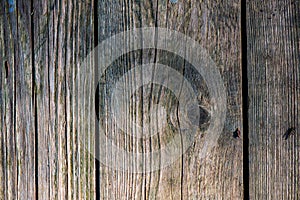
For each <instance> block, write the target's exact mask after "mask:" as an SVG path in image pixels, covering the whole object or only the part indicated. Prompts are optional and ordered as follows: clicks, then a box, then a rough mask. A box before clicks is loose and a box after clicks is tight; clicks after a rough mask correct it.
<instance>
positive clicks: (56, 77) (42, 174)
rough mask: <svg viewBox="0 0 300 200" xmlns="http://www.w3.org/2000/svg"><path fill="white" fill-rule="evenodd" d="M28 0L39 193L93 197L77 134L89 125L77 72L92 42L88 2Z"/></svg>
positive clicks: (88, 162) (87, 158)
mask: <svg viewBox="0 0 300 200" xmlns="http://www.w3.org/2000/svg"><path fill="white" fill-rule="evenodd" d="M33 5H34V9H35V10H34V34H35V36H36V37H35V41H36V42H35V48H34V54H35V63H34V67H35V69H36V81H37V113H38V116H37V117H38V183H39V188H38V197H39V198H40V199H94V198H95V197H94V193H95V189H94V183H95V181H94V176H95V175H94V158H93V157H92V156H91V154H90V153H89V152H88V151H87V150H86V149H85V148H84V145H83V144H82V142H81V138H80V133H81V131H80V130H86V132H89V130H92V126H91V125H90V124H88V123H87V119H86V116H88V113H85V114H84V115H81V114H82V113H83V112H84V106H85V104H87V103H84V102H81V98H80V97H79V96H78V95H77V94H78V92H77V90H78V88H77V86H78V84H79V83H78V82H77V78H76V77H77V76H80V74H79V72H80V71H79V69H80V68H81V62H82V61H83V60H84V58H85V57H86V56H87V54H88V53H89V51H91V49H92V48H93V37H94V35H93V34H94V33H93V19H92V17H93V3H92V1H85V2H82V1H71V0H68V1H51V0H49V1H43V2H41V1H37V0H34V1H33ZM87 76H90V77H92V76H91V75H87ZM86 78H88V77H86ZM92 80H93V79H92ZM89 104H92V102H89ZM88 142H90V141H88Z"/></svg>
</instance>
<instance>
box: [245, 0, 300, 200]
mask: <svg viewBox="0 0 300 200" xmlns="http://www.w3.org/2000/svg"><path fill="white" fill-rule="evenodd" d="M299 6H300V5H299V1H290V0H285V1H264V2H261V1H247V34H248V45H247V46H248V79H249V105H250V107H249V130H250V132H249V152H250V154H249V159H250V161H249V165H250V183H249V185H250V198H251V199H299V198H300V196H299V195H300V191H299V188H300V183H299V177H300V174H299V166H300V163H299V162H300V161H299V148H300V147H299V131H300V130H299V125H300V124H299V118H298V117H299V111H300V108H299V100H300V90H299V66H300V65H299V64H300V63H299V61H300V58H299V36H300V31H299V30H300V29H299V28H300V26H299V25H300V23H299V22H300V15H299V9H300V7H299ZM291 127H295V130H296V134H294V135H291V136H290V137H289V138H288V139H287V140H285V138H284V137H283V136H284V134H285V132H286V131H287V130H288V129H289V128H291Z"/></svg>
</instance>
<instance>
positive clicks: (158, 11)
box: [97, 0, 243, 199]
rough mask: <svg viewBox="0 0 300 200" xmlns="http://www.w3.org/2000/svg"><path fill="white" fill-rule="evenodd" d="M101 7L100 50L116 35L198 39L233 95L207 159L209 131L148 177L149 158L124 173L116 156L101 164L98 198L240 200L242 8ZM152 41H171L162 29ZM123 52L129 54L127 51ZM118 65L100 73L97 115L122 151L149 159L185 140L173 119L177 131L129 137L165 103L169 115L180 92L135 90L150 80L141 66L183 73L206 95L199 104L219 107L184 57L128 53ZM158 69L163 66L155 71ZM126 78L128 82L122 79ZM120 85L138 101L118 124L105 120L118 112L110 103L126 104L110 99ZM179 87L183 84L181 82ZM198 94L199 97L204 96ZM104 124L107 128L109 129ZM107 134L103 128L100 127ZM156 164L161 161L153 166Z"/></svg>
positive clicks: (209, 4)
mask: <svg viewBox="0 0 300 200" xmlns="http://www.w3.org/2000/svg"><path fill="white" fill-rule="evenodd" d="M98 5H99V6H98V32H99V37H98V40H99V43H100V44H101V42H103V41H106V40H107V39H108V38H109V37H110V36H112V35H114V34H117V33H120V32H122V31H125V30H134V29H136V28H142V27H149V26H150V27H154V26H156V27H162V28H169V29H172V30H176V31H179V32H181V33H183V34H185V35H187V36H189V37H190V38H192V39H194V40H196V41H197V42H198V43H200V45H201V46H202V47H203V48H204V49H206V51H207V52H208V54H209V56H210V57H211V58H212V59H213V61H214V62H215V64H216V66H217V70H218V71H219V72H220V74H221V76H222V79H223V82H224V85H225V88H226V94H227V96H228V98H227V114H226V119H225V125H224V129H223V131H222V133H221V134H220V137H219V138H218V141H217V145H216V146H215V147H214V148H213V149H212V150H211V151H210V152H209V155H207V156H206V157H205V158H202V159H201V156H202V148H203V137H204V138H206V137H207V134H206V132H205V126H204V127H203V130H201V129H200V130H198V131H197V134H196V136H195V142H194V143H193V145H192V146H191V147H190V148H189V149H188V151H187V152H186V153H185V154H183V156H181V157H178V160H176V161H175V162H174V163H172V164H171V165H169V166H166V167H164V168H161V169H159V170H155V171H151V169H150V172H149V171H147V170H149V166H148V165H147V163H148V162H147V159H148V158H147V157H146V156H145V157H144V162H142V163H140V164H141V166H131V168H129V169H127V170H125V172H124V171H118V170H116V165H117V164H118V162H119V161H118V159H117V158H115V160H113V159H112V160H113V161H112V163H111V165H106V164H105V163H103V162H102V163H101V166H100V170H99V176H98V177H97V178H98V179H99V181H100V194H99V195H100V199H242V198H243V177H242V170H243V164H242V163H243V156H242V154H243V142H242V137H243V136H241V138H234V137H233V132H234V131H235V130H236V128H239V129H241V130H243V127H242V113H241V108H242V102H241V58H240V53H241V45H240V44H241V43H240V40H241V36H240V31H241V29H240V21H239V20H240V8H241V6H240V2H239V1H227V2H219V1H217V2H215V1H206V2H201V1H200V2H199V1H196V0H190V1H184V2H183V1H178V3H175V4H173V3H170V1H162V0H159V1H118V0H115V1H110V2H107V1H101V0H100V1H98ZM152 35H153V37H156V38H158V39H161V38H162V37H165V36H164V35H160V34H159V33H157V32H156V31H153V34H152ZM125 41H126V39H125ZM118 42H119V41H117V40H116V41H115V43H114V45H115V46H114V45H110V46H107V48H103V49H101V50H100V52H101V53H102V56H103V55H104V54H105V56H107V58H111V57H114V55H115V53H116V52H117V49H118V48H119V46H118ZM127 42H128V45H130V44H132V41H130V40H127ZM136 42H141V45H146V44H143V40H138V41H136ZM155 45H161V44H155ZM178 45H179V46H178V48H179V49H180V48H182V47H184V45H185V44H182V43H180V41H178ZM180 45H182V46H180ZM162 46H163V45H162ZM115 47H117V48H115ZM120 48H122V46H121V47H120ZM124 48H125V49H126V47H124ZM188 48H189V47H186V49H188ZM183 49H184V48H183ZM103 52H105V53H103ZM187 52H188V51H186V52H185V53H187ZM101 53H100V54H101ZM116 59H117V60H116V61H115V62H114V63H113V64H111V65H110V66H109V69H108V70H107V71H106V75H105V76H103V77H101V73H99V74H100V75H99V80H100V83H101V84H102V88H101V90H100V94H99V95H100V102H99V104H100V110H99V112H100V114H102V119H101V118H100V119H101V120H100V124H101V123H102V126H103V124H104V127H105V131H106V134H107V137H108V138H110V139H112V140H111V141H112V143H115V144H116V145H117V147H118V148H119V149H125V150H126V151H129V152H134V153H136V152H140V153H143V154H145V153H146V152H151V151H155V150H159V149H160V148H161V147H164V146H165V145H166V144H167V143H168V141H169V140H170V139H172V138H173V137H175V136H176V135H178V134H179V135H180V133H178V131H177V132H176V125H177V126H178V122H176V121H177V120H178V119H177V120H176V115H175V121H172V119H170V120H171V121H169V122H170V123H171V122H172V123H173V125H174V126H167V127H166V128H165V129H164V131H163V132H160V133H159V134H156V135H154V136H152V137H150V138H137V137H135V136H131V135H130V134H129V133H130V131H132V129H130V127H131V125H132V124H133V123H140V124H144V125H147V124H148V122H147V113H149V110H150V108H151V106H152V105H156V104H159V103H161V104H163V105H164V106H165V107H167V108H169V111H170V112H171V111H172V108H174V105H176V100H174V96H172V95H174V94H172V92H170V91H168V90H167V89H166V88H165V87H162V86H158V87H157V86H156V85H152V84H148V85H146V86H144V87H142V89H141V88H140V89H138V90H137V91H136V92H134V90H135V89H136V88H135V86H136V85H138V84H140V83H141V81H142V80H143V77H144V75H145V74H143V73H141V72H140V71H138V70H135V69H134V68H136V67H138V66H139V65H140V64H147V63H160V64H165V65H168V66H171V67H173V68H175V69H176V70H177V71H178V72H180V73H181V74H184V73H186V74H185V76H186V77H187V78H188V79H189V80H190V81H191V82H192V83H193V84H195V85H194V88H195V91H196V93H197V94H202V98H200V99H201V100H199V103H200V105H201V106H203V107H205V106H207V107H208V108H209V107H210V106H212V104H213V103H212V102H211V100H210V99H209V98H210V96H209V93H208V89H207V85H206V83H205V82H204V83H203V77H201V75H199V74H197V73H195V71H192V70H191V67H190V65H189V64H188V63H187V62H185V61H184V60H182V59H180V58H178V56H175V55H174V54H172V52H171V53H169V52H165V51H162V50H156V49H155V48H151V49H143V50H135V51H132V52H130V53H128V52H127V53H126V54H125V55H123V56H121V57H119V58H116ZM152 66H154V68H155V67H157V65H152ZM156 69H157V68H156ZM129 70H132V74H131V75H130V76H125V74H126V73H127V72H128V71H129ZM151 73H152V76H153V75H155V70H154V71H153V72H151ZM151 73H150V74H151ZM124 76H125V78H124V80H123V79H122V77H124ZM120 79H121V80H123V81H124V82H123V85H121V86H122V88H125V89H127V90H128V92H129V93H130V94H129V93H128V94H126V95H128V96H131V95H133V96H134V97H135V98H134V99H135V101H132V102H131V104H129V105H128V106H127V107H124V109H126V111H125V110H124V112H125V113H126V112H128V113H129V114H130V116H129V117H124V118H121V120H117V122H115V123H113V122H111V121H109V120H110V118H109V117H107V116H109V115H111V113H113V112H114V111H115V110H114V109H115V107H114V105H113V104H110V102H113V101H116V102H117V103H120V104H119V105H121V104H122V100H121V99H119V100H114V99H113V98H112V97H111V95H113V94H114V92H113V91H114V89H115V88H114V87H115V85H114V84H116V83H117V82H118V81H119V80H120ZM179 81H181V80H180V79H179ZM126 95H125V96H126ZM199 96H200V97H201V95H199ZM124 103H125V102H124ZM210 103H211V104H210ZM168 106H169V107H168ZM172 106H173V107H172ZM175 107H176V106H175ZM154 113H156V117H154V118H153V119H154V120H155V121H156V124H157V126H158V127H161V126H162V124H163V120H164V118H162V117H163V115H162V114H161V113H159V112H158V111H157V110H156V112H154ZM169 114H170V113H169ZM170 116H171V114H170ZM177 117H178V116H177ZM202 117H204V121H205V119H206V118H205V117H207V116H206V115H203V116H202ZM107 119H108V120H107ZM118 119H119V118H118ZM153 119H152V120H153ZM105 120H106V121H109V122H105V123H104V122H103V121H105ZM173 120H174V119H173ZM179 121H180V120H179ZM174 122H175V123H174ZM117 123H120V124H121V125H120V124H119V125H120V126H124V127H125V130H124V129H123V130H120V126H119V125H118V124H117ZM202 125H203V124H202ZM102 128H103V127H102ZM206 128H207V127H206ZM174 129H175V131H174ZM101 130H103V129H101V127H100V131H101ZM181 137H182V135H181ZM107 140H108V139H107ZM101 142H105V141H99V143H100V145H101V144H103V143H101ZM104 150H105V149H104ZM100 151H101V150H100ZM100 155H103V156H104V157H105V158H106V159H109V158H110V157H111V156H112V155H114V154H113V153H112V152H109V151H107V149H106V154H101V152H100ZM150 160H151V159H150ZM158 160H159V159H158ZM151 162H152V163H155V162H159V161H157V160H152V161H151ZM123 164H124V165H125V164H126V163H125V162H124V163H123ZM135 164H137V163H135ZM148 164H149V163H148ZM135 167H136V168H135ZM138 167H141V168H142V169H143V170H144V171H142V173H136V171H135V170H136V169H137V168H138Z"/></svg>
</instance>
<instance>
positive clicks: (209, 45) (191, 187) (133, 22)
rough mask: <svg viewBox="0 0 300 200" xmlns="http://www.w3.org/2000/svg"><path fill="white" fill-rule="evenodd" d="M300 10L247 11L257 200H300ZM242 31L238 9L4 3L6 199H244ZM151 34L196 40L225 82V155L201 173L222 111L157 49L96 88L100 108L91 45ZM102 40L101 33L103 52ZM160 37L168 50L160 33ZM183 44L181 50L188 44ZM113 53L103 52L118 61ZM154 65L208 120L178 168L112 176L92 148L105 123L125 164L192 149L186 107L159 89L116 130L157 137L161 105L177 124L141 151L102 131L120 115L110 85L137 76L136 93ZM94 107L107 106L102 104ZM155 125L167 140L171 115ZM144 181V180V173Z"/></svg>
mask: <svg viewBox="0 0 300 200" xmlns="http://www.w3.org/2000/svg"><path fill="white" fill-rule="evenodd" d="M95 2H96V5H97V7H95V6H94V5H95V4H94V3H95ZM299 4H300V3H299V1H298V0H295V1H293V0H269V1H258V0H254V1H250V0H249V1H247V5H246V6H247V16H246V19H247V27H246V28H247V36H248V37H247V38H248V41H247V47H248V48H247V53H248V55H247V60H248V69H247V70H248V81H249V82H248V86H249V88H248V92H249V113H248V116H249V119H248V122H249V147H248V148H249V167H250V169H249V175H250V180H249V187H250V188H249V190H250V198H251V199H300V191H299V188H300V183H299V177H300V174H299V169H300V168H299V166H300V161H299V150H300V149H299V148H300V146H299V133H300V130H299V127H300V124H299V119H298V116H299V110H300V107H299V100H300V91H299V90H300V87H299V80H300V78H299V74H300V69H299V66H300V58H299V55H300V47H299V38H300V33H299V29H300V27H299V25H300V16H299V15H300V14H299V10H300V5H299ZM94 10H96V13H95V14H96V15H95V16H94ZM94 17H96V18H94ZM94 20H95V21H96V22H97V23H96V24H95V23H94ZM240 20H241V3H240V1H238V0H229V1H213V0H209V1H199V0H185V1H181V0H178V1H177V3H173V4H172V3H170V1H169V0H155V1H152V0H143V1H121V0H112V1H106V0H96V1H94V0H88V1H76V0H43V1H40V0H31V1H25V0H2V1H1V4H0V49H1V51H0V64H1V67H0V85H1V88H0V199H1V200H2V199H4V200H6V199H96V198H97V199H242V198H243V194H244V190H243V186H244V182H245V181H247V180H243V175H242V171H243V137H244V135H243V134H242V135H241V138H234V137H233V132H234V131H235V130H236V128H239V129H240V130H241V132H242V133H243V127H242V106H243V105H242V100H241V96H242V85H241V82H242V80H241V77H242V75H241V73H242V68H241V37H242V36H241V23H240ZM95 25H97V26H98V27H95ZM149 26H150V27H162V28H169V29H172V30H176V31H179V32H181V33H183V34H185V35H187V36H189V37H191V38H193V39H194V40H196V41H197V42H198V43H199V44H200V45H201V46H202V47H203V48H204V49H206V50H207V52H208V53H209V55H210V56H211V58H212V59H213V60H214V62H215V63H216V66H217V67H218V70H219V71H220V74H221V76H222V78H223V81H224V83H225V88H226V92H227V115H226V119H225V126H224V129H223V132H222V134H221V135H220V138H219V139H218V143H217V146H215V147H214V148H213V149H212V151H211V152H210V154H209V155H208V156H207V157H205V158H204V159H201V158H200V157H201V149H202V147H203V137H204V138H205V137H206V134H205V129H206V128H207V124H209V123H210V116H209V114H208V113H209V109H210V107H212V106H213V101H211V99H210V94H209V92H208V87H207V85H206V83H205V82H204V81H203V80H204V79H203V77H201V75H199V74H197V73H194V72H195V71H193V70H192V69H193V68H192V66H191V65H190V63H188V62H186V61H184V59H182V58H180V57H178V56H175V55H174V54H172V52H167V51H163V50H157V49H154V48H150V49H143V50H135V51H132V52H130V53H127V54H125V55H122V56H120V57H119V58H118V59H116V61H115V62H114V63H113V64H111V66H109V69H108V70H107V71H106V72H107V73H106V74H105V75H104V76H102V77H100V76H99V77H98V79H99V81H100V84H99V88H98V89H100V90H99V93H97V94H96V95H95V89H96V88H95V83H96V82H97V81H98V80H96V79H95V78H97V75H98V74H97V73H95V72H97V70H96V68H95V66H96V67H97V65H94V64H95V63H94V61H96V60H94V58H93V57H87V55H89V53H90V52H91V51H92V49H93V48H94V39H96V40H97V41H99V43H100V42H102V41H105V40H106V39H108V38H109V37H110V36H112V35H114V34H117V33H120V32H122V31H124V30H132V29H136V28H141V27H149ZM94 28H96V32H98V33H99V34H98V36H96V38H94V34H95V29H94ZM153 37H156V38H160V37H162V36H161V35H159V34H158V33H157V32H155V31H154V32H153ZM127 42H128V44H129V43H130V41H127ZM141 42H142V41H141ZM179 42H180V41H178V44H180V45H182V46H180V48H184V49H185V48H186V47H185V45H186V44H182V43H179ZM141 44H143V43H141ZM116 45H117V43H116ZM156 45H157V44H156ZM103 50H104V51H103ZM115 50H116V48H107V49H106V48H105V49H102V52H105V53H107V55H106V56H107V57H111V56H113V54H114V53H115ZM185 53H187V51H185ZM97 56H98V55H97ZM83 61H84V62H83ZM98 61H99V60H98ZM147 63H160V64H164V65H168V66H171V67H173V68H174V69H176V70H177V71H178V72H180V73H181V74H184V76H185V78H187V79H188V80H189V81H190V83H191V84H193V85H194V87H193V89H194V90H193V91H194V92H195V93H196V94H198V95H199V99H198V100H199V101H198V102H199V104H200V105H201V106H202V107H203V113H202V115H201V116H202V121H201V123H200V125H201V126H200V129H199V130H198V131H197V134H196V138H195V143H193V145H192V146H191V147H190V148H189V149H188V151H187V152H186V153H184V154H183V156H182V157H179V159H178V160H176V161H175V162H174V163H173V164H172V165H169V166H167V167H165V168H161V169H160V170H157V171H152V172H146V170H149V169H148V166H147V165H146V164H145V163H146V161H147V158H146V157H144V160H143V162H142V163H141V166H132V168H129V171H125V172H123V171H118V170H115V169H112V168H110V167H111V166H106V165H104V164H103V163H102V164H100V166H98V167H99V168H96V166H95V160H94V155H97V153H99V152H94V151H95V150H94V147H95V142H96V144H98V145H99V144H100V145H99V146H101V144H103V143H102V142H103V141H95V139H96V138H97V137H96V138H94V137H95V133H96V132H97V131H95V130H96V128H97V124H95V122H96V123H98V122H97V120H96V118H97V117H96V115H95V114H100V115H98V117H99V119H100V121H99V122H100V123H102V124H104V125H107V126H106V127H105V130H106V134H107V136H108V137H109V138H110V139H112V142H113V143H114V144H116V145H117V146H118V147H119V148H121V149H125V150H127V151H131V152H139V153H145V152H150V151H155V150H159V149H160V148H161V147H164V146H165V145H166V144H167V143H168V141H170V139H172V138H173V137H175V136H176V135H180V136H181V138H182V135H183V134H182V133H181V132H180V131H179V132H178V128H180V126H181V125H182V124H180V123H179V122H180V117H179V114H178V102H177V101H178V99H176V98H175V97H174V94H173V93H172V92H171V91H170V90H168V89H166V88H165V87H162V86H159V85H155V84H149V85H146V86H144V87H142V88H139V89H138V90H137V91H136V92H133V91H130V92H133V93H132V94H133V95H132V96H130V98H131V100H132V99H133V100H132V102H131V104H129V105H128V107H125V109H126V112H127V111H128V113H130V116H129V117H128V118H124V119H123V118H122V119H121V120H120V121H119V122H120V123H122V124H124V125H126V126H127V127H129V128H130V127H131V123H133V122H136V123H139V124H147V123H148V122H151V118H149V117H148V113H149V111H150V108H151V106H153V105H155V104H161V105H163V106H165V107H166V108H167V109H166V110H167V114H168V115H167V116H169V118H170V119H168V120H169V121H168V123H167V124H168V125H167V127H164V129H161V132H160V133H159V134H156V135H154V136H152V137H150V138H146V139H144V138H143V139H140V138H136V137H134V136H130V135H128V131H129V130H130V129H129V128H128V129H127V130H126V129H125V130H120V127H118V126H117V125H116V124H114V123H111V122H110V121H109V120H107V121H106V120H105V119H107V118H106V117H107V116H109V115H110V114H111V111H112V110H113V109H112V105H113V104H111V102H117V103H118V102H120V100H118V99H114V98H113V97H114V96H112V95H113V94H114V93H113V91H114V84H115V83H117V82H118V81H119V80H120V79H121V78H122V77H123V76H124V74H126V72H128V70H133V73H132V76H128V77H126V79H125V82H124V83H125V84H124V85H123V87H124V88H127V89H134V86H135V85H137V84H139V83H140V82H141V81H142V79H143V76H142V75H143V74H142V73H140V72H139V71H136V70H134V68H136V67H137V66H139V65H140V64H147ZM96 64H97V63H96ZM153 66H154V69H155V67H157V65H153ZM154 71H155V70H154ZM98 72H99V71H98ZM151 75H152V76H153V75H154V73H153V72H152V74H151ZM130 95H131V94H130ZM95 96H96V97H100V98H98V101H97V102H95V98H94V97H95ZM245 98H247V97H245ZM95 105H98V107H96V108H97V109H99V110H97V109H96V112H95V111H94V108H95ZM176 106H177V107H176ZM244 106H245V105H244ZM176 109H177V110H176ZM205 111H208V112H205ZM154 113H155V116H156V117H155V118H154V119H155V120H156V121H155V123H156V125H157V127H162V125H163V123H162V122H163V120H164V118H163V116H164V115H163V114H164V113H159V112H158V111H157V110H156V112H154ZM149 119H150V120H149ZM170 124H172V125H170ZM95 125H96V126H95ZM292 127H294V131H291V130H293V129H291V128H292ZM290 132H291V133H292V132H293V133H294V134H291V135H289V133H290ZM287 135H289V136H288V137H287ZM96 136H97V135H96ZM181 145H182V143H181ZM96 147H97V146H96ZM244 148H246V147H244ZM96 149H97V148H96ZM111 155H112V154H110V153H108V154H105V156H106V158H111ZM112 160H113V161H114V162H115V163H113V164H116V163H117V160H114V158H112ZM153 162H157V163H160V162H161V160H160V159H157V160H154V161H153ZM121 164H122V163H121ZM123 164H124V163H123ZM134 167H136V168H138V167H141V168H142V169H143V170H144V171H142V172H144V173H134V172H135V171H134V170H135V168H134ZM150 170H151V169H150ZM98 183H99V185H98V186H99V188H96V186H97V184H98Z"/></svg>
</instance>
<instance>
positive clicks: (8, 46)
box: [1, 1, 36, 199]
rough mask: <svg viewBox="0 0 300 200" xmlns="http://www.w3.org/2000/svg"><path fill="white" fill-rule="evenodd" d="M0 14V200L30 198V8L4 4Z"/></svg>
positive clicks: (32, 185) (32, 147)
mask: <svg viewBox="0 0 300 200" xmlns="http://www.w3.org/2000/svg"><path fill="white" fill-rule="evenodd" d="M1 15H2V17H1V18H2V21H1V24H3V27H2V28H3V30H2V31H1V32H2V34H1V37H2V39H1V40H2V44H3V49H2V50H3V51H2V52H1V54H2V59H3V60H2V59H1V61H2V62H3V64H4V68H3V69H5V71H4V74H5V79H3V82H2V85H1V90H2V89H3V90H2V91H3V96H2V97H3V101H2V102H1V107H2V105H3V107H2V108H3V112H1V115H2V117H1V119H2V120H3V121H2V126H1V134H2V142H1V143H2V150H3V151H2V152H3V153H4V155H2V158H3V160H2V163H3V167H4V168H3V169H4V173H5V174H4V181H5V186H4V187H3V193H2V195H3V196H1V199H34V198H35V191H36V189H35V162H34V161H35V157H34V156H35V154H34V152H35V140H34V138H35V129H34V104H33V99H32V95H33V92H34V91H33V79H32V77H33V71H32V47H31V43H30V41H31V40H32V39H33V38H32V36H33V35H32V33H31V5H30V3H29V4H28V2H27V1H5V3H2V4H1ZM2 62H1V63H2ZM5 66H6V67H5ZM2 103H3V104H2Z"/></svg>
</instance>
